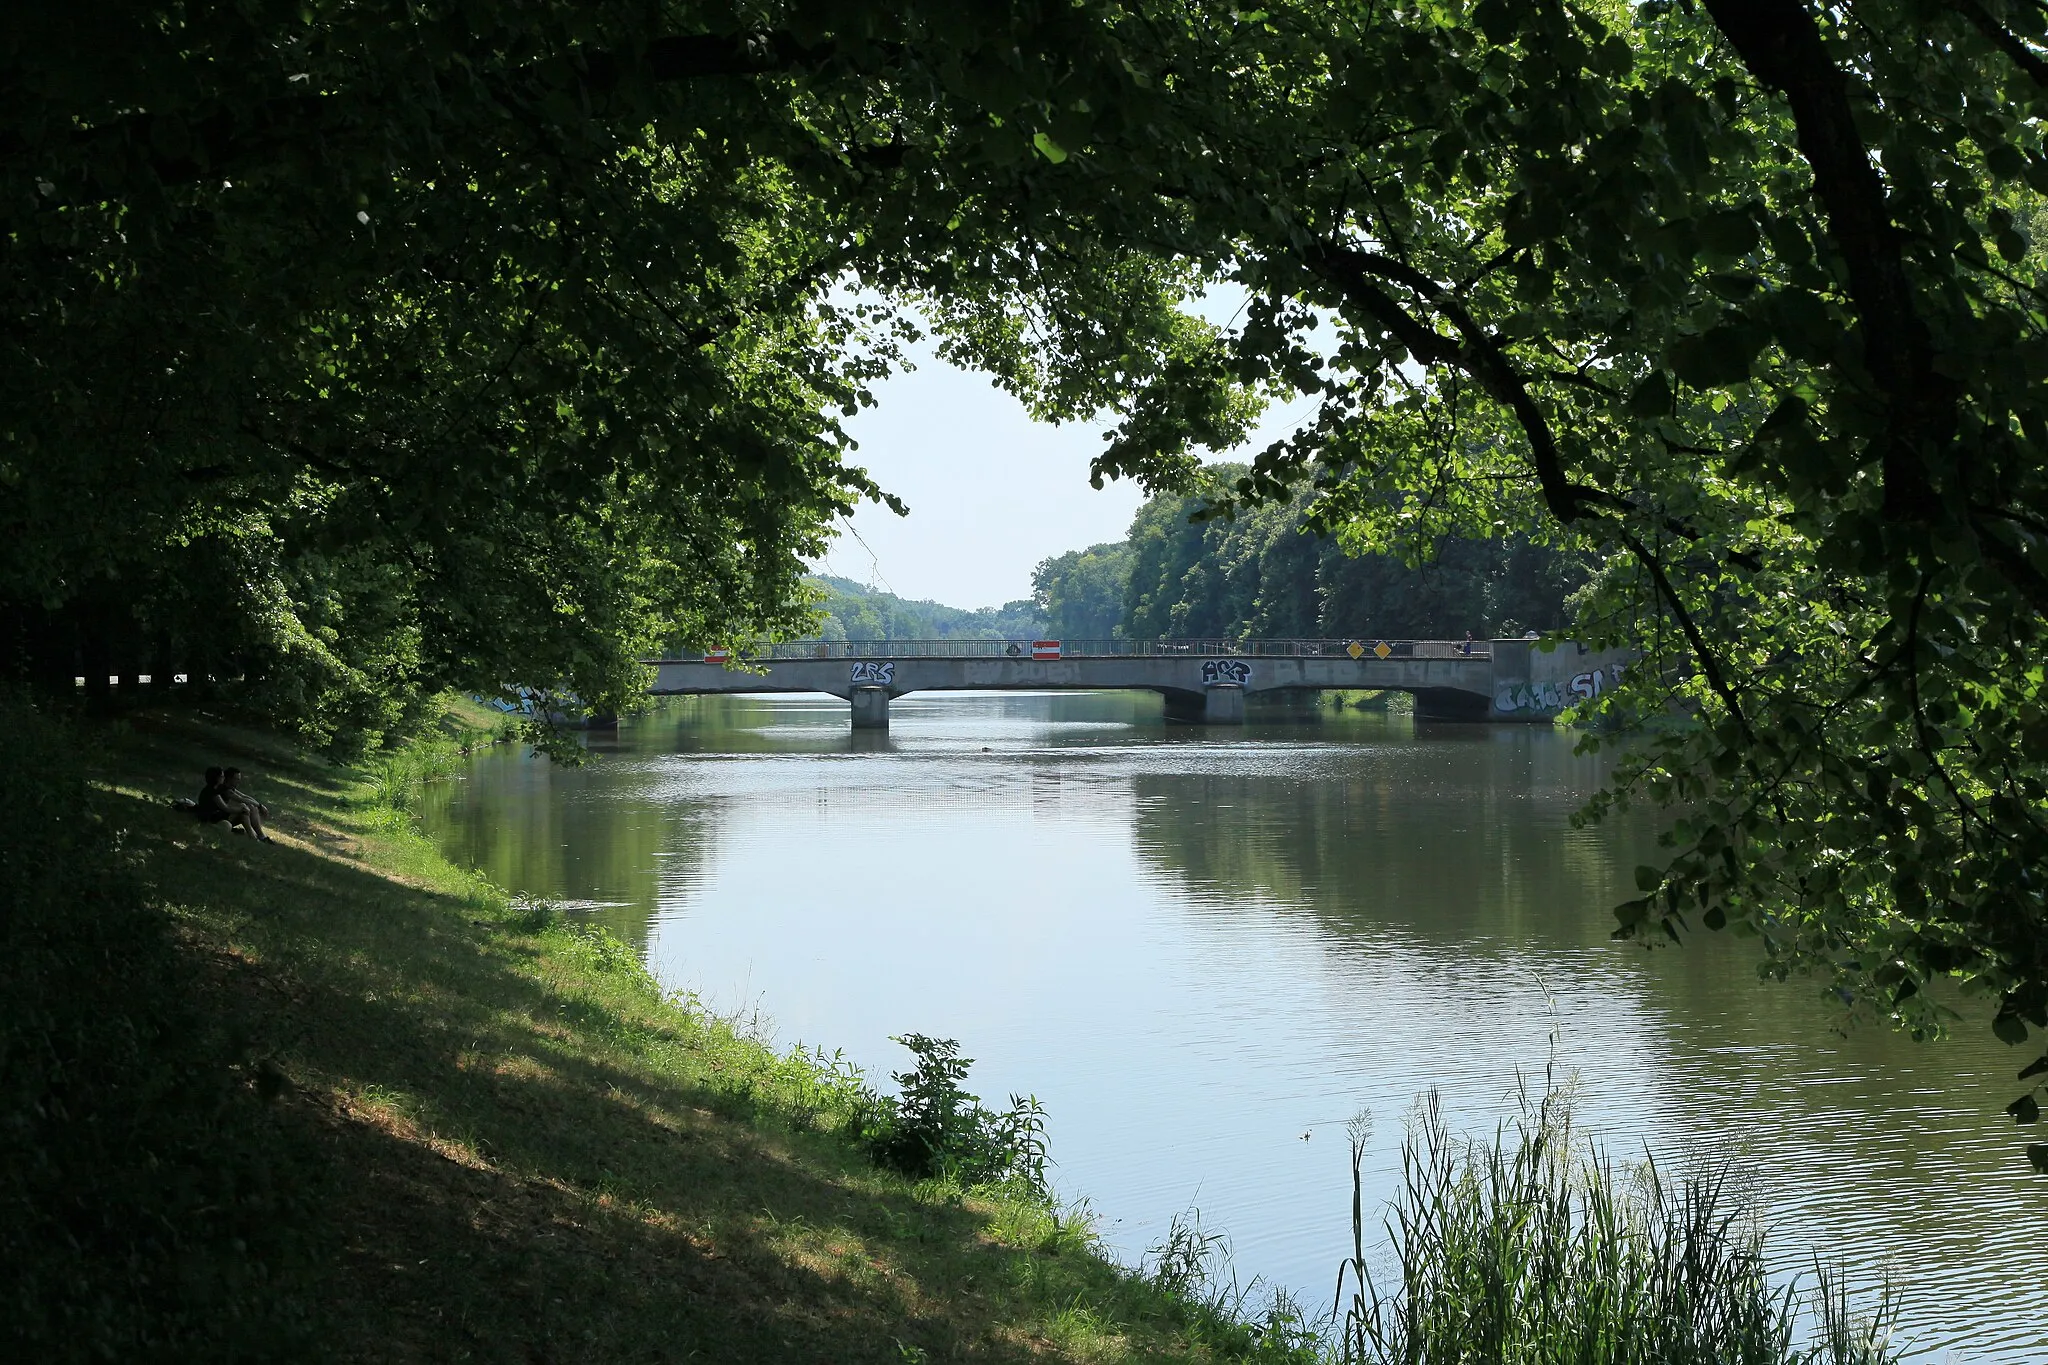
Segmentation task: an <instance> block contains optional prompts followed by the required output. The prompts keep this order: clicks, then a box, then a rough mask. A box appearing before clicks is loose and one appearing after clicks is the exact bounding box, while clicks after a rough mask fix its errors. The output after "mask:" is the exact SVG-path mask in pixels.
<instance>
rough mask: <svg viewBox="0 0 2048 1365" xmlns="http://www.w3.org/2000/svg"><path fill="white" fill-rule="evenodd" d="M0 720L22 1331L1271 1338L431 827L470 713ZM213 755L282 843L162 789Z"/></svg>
mask: <svg viewBox="0 0 2048 1365" xmlns="http://www.w3.org/2000/svg"><path fill="white" fill-rule="evenodd" d="M7 719H8V720H9V721H10V722H11V724H12V727H13V729H14V730H15V731H16V732H17V744H16V759H17V761H16V763H15V765H14V771H13V772H12V773H10V775H9V776H8V777H7V778H6V779H5V785H6V791H7V798H8V799H9V800H10V801H11V802H12V803H13V805H14V808H15V809H16V810H17V811H19V812H22V813H23V815H24V822H23V823H22V824H21V825H20V826H18V827H17V828H16V829H15V830H14V832H12V833H11V834H9V835H7V836H5V840H6V841H5V843H4V844H0V854H4V855H5V856H4V858H0V870H4V875H5V878H6V884H5V890H6V892H7V894H8V895H9V897H10V898H11V900H12V901H13V902H14V904H13V907H12V909H11V910H10V913H9V918H8V920H7V922H6V925H5V937H6V942H5V943H4V944H0V948H4V949H5V953H6V958H7V961H6V963H5V964H4V965H0V986H4V989H5V992H6V1005H7V1016H6V1018H7V1031H6V1034H5V1038H4V1042H5V1051H4V1053H0V1071H4V1078H5V1086H6V1090H5V1097H4V1098H5V1105H6V1119H7V1126H6V1129H5V1137H4V1141H5V1143H6V1144H7V1148H6V1151H5V1152H4V1156H5V1157H6V1158H7V1166H8V1175H7V1183H6V1186H5V1191H4V1197H5V1201H6V1204H7V1207H6V1208H5V1209H4V1210H0V1212H4V1214H5V1215H6V1216H5V1218H4V1219H0V1222H4V1224H5V1230H4V1231H0V1255H4V1257H5V1260H6V1264H5V1265H0V1270H4V1271H5V1272H7V1273H6V1276H5V1278H6V1279H7V1280H8V1282H9V1289H8V1290H7V1291H6V1292H7V1293H8V1294H9V1295H10V1297H9V1299H8V1300H7V1301H6V1311H7V1313H8V1322H9V1329H10V1330H9V1335H10V1336H12V1337H13V1338H14V1340H16V1341H17V1343H19V1344H22V1345H26V1346H29V1347H32V1348H34V1349H35V1350H36V1351H37V1352H38V1353H39V1355H40V1357H41V1358H65V1357H70V1358H121V1359H138V1358H150V1357H162V1358H170V1357H176V1358H236V1357H241V1358H272V1357H276V1356H279V1355H282V1354H287V1353H289V1354H291V1355H294V1356H320V1357H329V1358H335V1359H376V1360H461V1359H476V1360H494V1361H495V1360H532V1361H547V1360H569V1359H576V1360H583V1361H599V1360H604V1361H610V1360H685V1359H701V1360H720V1361H750V1360H758V1361H796V1360H819V1361H825V1360H829V1361H888V1362H903V1361H913V1360H932V1361H938V1360H987V1361H1011V1360H1015V1361H1025V1360H1099V1361H1121V1360H1130V1361H1143V1360H1189V1361H1204V1360H1224V1359H1248V1358H1261V1357H1262V1355H1263V1358H1286V1357H1287V1356H1288V1350H1287V1348H1286V1344H1285V1343H1283V1342H1281V1341H1280V1340H1278V1339H1277V1338H1274V1337H1271V1336H1262V1335H1261V1334H1260V1333H1258V1332H1256V1331H1254V1330H1252V1329H1249V1328H1247V1327H1245V1326H1243V1325H1241V1324H1238V1323H1234V1322H1231V1321H1229V1320H1228V1319H1227V1318H1226V1317H1225V1316H1223V1315H1219V1314H1217V1313H1216V1312H1214V1311H1212V1310H1210V1309H1209V1308H1206V1307H1204V1306H1203V1303H1202V1301H1201V1300H1202V1298H1203V1295H1202V1291H1201V1288H1200V1286H1199V1285H1198V1284H1189V1283H1184V1282H1182V1281H1181V1280H1179V1279H1176V1278H1174V1277H1167V1279H1166V1280H1164V1281H1162V1280H1161V1279H1158V1278H1146V1277H1142V1276H1137V1275H1134V1274H1132V1273H1130V1272H1128V1271H1125V1270H1121V1269H1119V1268H1118V1267H1116V1266H1114V1265H1112V1264H1110V1263H1109V1262H1108V1261H1107V1260H1105V1259H1104V1258H1103V1257H1102V1256H1100V1255H1099V1254H1097V1252H1096V1250H1095V1249H1094V1244H1093V1240H1092V1237H1091V1234H1090V1232H1089V1230H1088V1227H1087V1224H1086V1221H1085V1219H1083V1218H1080V1217H1076V1216H1070V1215H1068V1214H1065V1213H1062V1212H1061V1211H1059V1210H1058V1209H1055V1208H1053V1207H1050V1206H1048V1205H1047V1204H1046V1203H1045V1202H1043V1201H1042V1200H1039V1199H1036V1198H1033V1197H1032V1196H1030V1195H1029V1193H1028V1192H1025V1191H1022V1190H1015V1189H1013V1190H1009V1191H1001V1190H998V1191H984V1192H977V1193H969V1192H965V1191H962V1190H961V1189H960V1188H959V1187H958V1186H957V1185H954V1184H951V1183H948V1182H945V1181H939V1180H925V1181H916V1180H912V1179H910V1178H908V1177H905V1176H902V1175H898V1174H894V1173H891V1172H889V1171H887V1170H884V1169H880V1168H878V1167H877V1166H876V1165H875V1164H874V1162H873V1161H871V1160H870V1159H869V1157H868V1155H867V1154H866V1153H865V1152H864V1151H863V1150H862V1149H861V1148H860V1146H859V1145H858V1144H857V1143H855V1142H854V1141H852V1140H851V1138H850V1136H849V1132H848V1128H849V1126H850V1124H851V1122H852V1120H853V1115H854V1111H855V1109H856V1107H857V1101H858V1097H859V1087H858V1085H856V1084H855V1083H853V1082H852V1081H851V1080H850V1079H849V1078H848V1077H847V1076H846V1075H845V1074H844V1073H843V1072H842V1071H840V1070H838V1069H836V1068H834V1067H833V1066H832V1065H831V1064H830V1063H829V1062H828V1061H824V1060H821V1059H818V1058H806V1057H803V1056H799V1055H778V1054H777V1053H775V1052H773V1051H771V1050H770V1049H769V1048H767V1047H765V1046H763V1045H762V1044H761V1043H760V1042H758V1041H756V1040H753V1039H751V1038H749V1037H747V1036H745V1035H743V1034H741V1033H739V1032H737V1031H735V1030H734V1029H733V1028H732V1027H730V1026H728V1025H727V1024H725V1023H723V1022H721V1021H720V1020H718V1019H716V1018H712V1017H709V1016H707V1015H705V1014H704V1013H702V1012H701V1011H697V1010H694V1009H692V1008H690V1007H688V1004H687V1002H678V1001H674V1000H670V999H666V998H664V996H663V993H662V992H661V990H660V989H659V987H658V986H657V985H656V984H655V983H654V982H653V981H652V980H651V979H650V978H649V977H648V976H647V974H646V973H645V971H644V970H643V969H642V968H641V966H640V965H639V963H638V962H637V961H636V960H635V958H634V956H633V955H632V953H631V952H629V951H628V950H626V949H625V948H624V947H623V946H622V945H621V944H619V943H618V942H617V941H615V940H612V939H609V938H607V937H605V936H603V935H602V934H600V933H595V932H590V931H586V930H583V929H580V928H578V927H576V926H574V925H571V924H569V923H566V922H563V921H561V920H560V919H558V918H555V917H553V916H551V915H549V914H547V913H546V912H545V911H542V910H537V909H535V908H533V907H529V906H523V905H520V904H517V903H515V902H513V901H512V900H510V899H508V897H506V896H505V895H504V894H503V893H502V892H500V891H499V890H497V889H496V888H494V887H492V886H490V885H488V884H486V883H485V882H483V881H481V880H480V879H478V878H477V877H475V876H473V875H471V874H469V873H467V872H465V871H463V870H461V869H458V868H455V867H452V866H450V865H449V864H448V863H447V862H446V861H444V860H443V859H442V858H441V857H440V856H439V855H438V853H437V852H436V851H435V850H434V848H433V847H432V846H431V845H430V844H429V843H428V842H427V841H425V840H424V839H423V838H421V837H420V836H419V835H418V834H417V833H416V832H415V831H414V830H413V828H412V825H411V822H410V820H409V819H408V818H407V816H406V815H405V813H404V810H403V809H402V807H403V803H404V801H405V798H406V794H407V792H408V791H409V790H410V789H411V788H412V787H413V785H414V783H415V782H416V780H417V779H419V778H420V777H422V776H426V775H431V774H432V773H433V772H434V771H436V770H437V769H438V768H440V767H444V766H445V765H446V764H447V763H448V762H450V761H452V759H453V758H454V757H455V756H457V755H459V751H460V748H461V746H462V744H463V743H464V742H467V741H468V740H474V739H477V738H481V737H483V736H482V732H481V731H478V730H474V729H465V728H464V727H463V726H461V725H456V726H454V727H452V728H451V729H450V731H448V732H447V733H446V734H444V737H443V738H441V739H438V740H435V741H432V742H429V743H426V744H423V745H421V746H419V747H417V748H416V749H414V750H413V751H410V752H408V753H406V754H404V755H401V756H399V757H397V758H395V759H387V760H384V761H379V762H377V763H374V764H370V765H365V766H364V767H361V768H356V769H347V768H340V767H336V766H333V765H330V764H327V763H325V762H322V761H320V760H318V759H314V758H309V757H308V756H306V755H304V754H301V753H297V752H294V751H293V750H292V749H290V748H289V747H288V746H286V745H284V744H282V743H281V742H279V741H278V740H276V739H274V738H272V737H270V736H267V735H265V734H261V733H257V732H253V731H249V730H243V729H237V728H235V727H233V726H231V725H228V724H225V723H222V722H220V721H218V720H211V719H207V718H204V717H199V716H193V715H172V714H140V715H135V716H131V717H129V718H127V719H126V720H124V721H121V722H119V723H111V722H103V723H97V724H94V725H91V726H86V727H82V728H80V729H77V730H75V731H73V732H71V733H70V734H68V735H67V734H65V733H62V732H60V731H56V730H53V729H51V728H50V727H48V726H47V725H45V724H44V723H43V722H42V721H41V720H40V719H39V718H37V717H35V716H34V715H33V714H32V713H29V712H27V711H26V710H25V709H24V708H22V707H19V706H16V707H14V708H13V709H12V710H11V711H10V713H9V715H8V716H7ZM472 719H473V720H475V721H477V722H479V723H481V722H482V721H484V720H487V718H484V717H478V718H472ZM209 763H233V764H237V765H239V766H240V767H242V768H243V769H244V770H246V771H247V772H248V773H249V774H250V779H249V785H250V787H251V790H252V791H254V792H255V794H257V795H258V796H260V797H261V798H262V799H264V800H266V801H267V802H269V804H270V805H271V806H272V808H273V811H274V812H275V815H274V818H273V821H272V829H273V832H274V833H275V835H276V837H277V843H275V844H273V845H262V844H258V843H255V842H253V841H251V840H248V839H244V838H240V837H237V836H234V835H232V834H229V833H227V832H225V831H223V830H221V829H219V828H209V827H201V826H198V825H195V824H194V823H193V822H192V821H191V820H190V818H189V817H185V816H182V815H179V814H177V813H175V812H174V811H172V810H171V809H170V808H169V805H168V800H169V798H171V797H173V796H177V795H187V794H190V789H192V788H194V787H195V786H196V785H197V775H198V773H199V772H200V770H201V769H202V768H204V767H205V766H207V765H208V764H209ZM81 772H82V773H83V774H84V775H85V776H87V777H89V778H90V780H91V783H92V788H93V789H92V791H91V792H90V793H86V794H81V791H80V788H79V784H78V783H77V782H76V781H75V778H74V775H75V774H79V773H81ZM1057 1119H1058V1116H1057V1115H1055V1116H1054V1121H1055V1125H1056V1124H1057Z"/></svg>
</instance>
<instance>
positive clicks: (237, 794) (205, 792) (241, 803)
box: [192, 768, 270, 844]
mask: <svg viewBox="0 0 2048 1365" xmlns="http://www.w3.org/2000/svg"><path fill="white" fill-rule="evenodd" d="M241 779H242V770H241V769H240V768H208V769H207V770H206V786H205V787H203V788H201V789H200V792H199V801H198V804H197V805H195V806H194V807H193V810H192V813H193V814H194V815H196V816H198V817H199V822H200V823H201V824H206V825H214V824H219V823H220V822H221V821H223V820H225V821H227V823H228V827H229V828H230V829H236V830H240V831H241V832H242V833H244V834H253V835H255V836H256V837H257V838H258V839H261V840H262V841H263V842H264V843H266V844H267V843H269V842H270V836H269V835H268V834H266V833H265V832H264V830H263V817H264V816H266V815H268V814H269V813H270V808H269V807H267V806H265V805H264V804H263V803H262V802H261V801H255V800H252V799H250V798H249V797H247V796H244V795H243V794H242V792H241V790H240V787H239V784H240V782H241Z"/></svg>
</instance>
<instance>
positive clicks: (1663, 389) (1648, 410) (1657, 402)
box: [1628, 370, 1672, 417]
mask: <svg viewBox="0 0 2048 1365" xmlns="http://www.w3.org/2000/svg"><path fill="white" fill-rule="evenodd" d="M1671 408H1672V398H1671V381H1670V380H1669V379H1667V378H1665V377H1664V371H1662V370H1652V371H1651V372H1650V374H1649V377H1648V378H1646V379H1644V380H1643V382H1642V383H1640V384H1638V385H1636V386H1635V388H1634V389H1633V390H1632V391H1630V393H1629V396H1628V410H1629V413H1630V415H1631V416H1635V417H1668V416H1670V414H1671Z"/></svg>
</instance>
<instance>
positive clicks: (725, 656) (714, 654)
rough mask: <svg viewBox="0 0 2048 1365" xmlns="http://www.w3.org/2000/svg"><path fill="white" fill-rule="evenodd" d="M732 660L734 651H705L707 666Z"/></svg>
mask: <svg viewBox="0 0 2048 1365" xmlns="http://www.w3.org/2000/svg"><path fill="white" fill-rule="evenodd" d="M731 658H732V651H731V650H729V649H707V650H705V651H704V662H705V663H707V664H722V663H725V662H726V661H727V660H729V659H731Z"/></svg>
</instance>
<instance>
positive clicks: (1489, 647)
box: [647, 640, 1627, 729]
mask: <svg viewBox="0 0 2048 1365" xmlns="http://www.w3.org/2000/svg"><path fill="white" fill-rule="evenodd" d="M647 662H648V663H649V664H650V665H651V666H652V667H653V668H654V670H655V677H654V685H653V687H651V688H650V689H649V691H650V693H651V694H652V695H654V696H658V697H676V696H705V695H712V694H718V693H742V692H744V693H763V692H824V693H829V694H831V695H832V696H835V697H844V698H845V699H846V700H847V701H848V702H850V703H851V704H852V711H853V724H854V726H855V728H857V729H881V728H886V727H887V726H888V724H889V702H890V701H891V700H892V699H893V698H896V697H900V696H903V695H904V694H905V693H908V692H958V691H975V692H985V691H1014V692H1044V691H1058V690H1066V691H1090V692H1100V691H1119V690H1127V691H1146V692H1157V693H1159V694H1160V695H1161V696H1163V697H1165V699H1166V714H1167V717H1168V719H1170V720H1180V721H1193V722H1197V723H1202V724H1209V725H1239V724H1242V723H1243V722H1244V715H1245V699H1246V698H1247V697H1249V696H1254V695H1258V694H1262V693H1287V692H1315V691H1322V690H1325V689H1330V688H1341V689H1360V690H1371V691H1392V692H1409V693H1413V694H1414V697H1415V714H1416V715H1417V716H1418V717H1422V718H1425V719H1433V720H1462V721H1492V722H1530V721H1545V722H1547V721H1549V720H1550V719H1551V718H1552V717H1554V716H1556V715H1557V713H1558V712H1560V711H1562V710H1563V709H1564V708H1566V707H1568V706H1572V705H1575V704H1576V703H1578V702H1580V701H1587V700H1591V699H1592V698H1593V697H1595V696H1598V695H1599V694H1600V693H1601V692H1604V691H1605V690H1606V689H1607V688H1608V687H1610V686H1612V685H1613V683H1614V682H1615V681H1616V680H1618V679H1619V678H1620V676H1621V674H1622V670H1623V669H1624V668H1625V667H1626V666H1627V659H1626V656H1624V655H1622V654H1620V653H1618V652H1605V653H1589V652H1588V651H1587V650H1586V649H1585V648H1584V647H1583V646H1580V645H1575V644H1572V643H1570V642H1569V641H1566V642H1562V643H1557V644H1554V645H1552V646H1551V647H1550V648H1548V649H1546V648H1544V647H1543V646H1542V645H1540V644H1539V643H1538V642H1537V641H1534V640H1480V641H1473V642H1470V643H1469V644H1468V643H1466V642H1463V641H1450V640H1038V641H1029V640H887V641H884V640H852V641H848V640H832V641H804V642H799V643H793V644H779V645H772V646H762V647H761V648H759V649H757V650H754V651H750V652H748V653H747V654H746V655H745V657H743V658H729V657H727V656H725V655H723V654H718V653H712V654H708V655H698V656H695V657H689V658H676V659H651V660H648V661H647Z"/></svg>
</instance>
